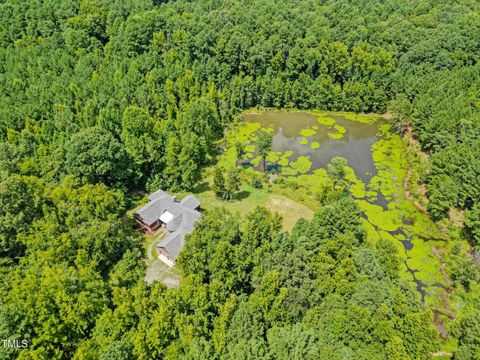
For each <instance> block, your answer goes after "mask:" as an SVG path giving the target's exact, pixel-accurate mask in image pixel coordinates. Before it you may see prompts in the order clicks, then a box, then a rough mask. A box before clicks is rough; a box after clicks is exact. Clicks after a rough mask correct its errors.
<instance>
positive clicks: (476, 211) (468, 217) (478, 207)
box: [465, 202, 480, 248]
mask: <svg viewBox="0 0 480 360" xmlns="http://www.w3.org/2000/svg"><path fill="white" fill-rule="evenodd" d="M465 226H466V227H467V231H468V232H469V236H470V238H471V239H472V242H473V245H474V246H475V247H477V248H479V247H480V202H477V203H476V204H475V205H473V207H472V209H471V210H467V211H466V213H465Z"/></svg>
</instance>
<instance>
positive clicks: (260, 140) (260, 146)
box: [257, 130, 272, 172]
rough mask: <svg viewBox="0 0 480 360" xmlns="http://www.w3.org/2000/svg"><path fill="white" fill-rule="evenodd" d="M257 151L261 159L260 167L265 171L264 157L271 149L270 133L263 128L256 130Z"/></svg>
mask: <svg viewBox="0 0 480 360" xmlns="http://www.w3.org/2000/svg"><path fill="white" fill-rule="evenodd" d="M257 151H258V155H259V156H260V158H261V159H262V169H263V172H265V171H266V170H267V169H266V162H265V160H266V158H267V156H268V154H269V153H270V151H272V135H271V134H269V133H268V132H267V131H265V130H260V131H258V132H257Z"/></svg>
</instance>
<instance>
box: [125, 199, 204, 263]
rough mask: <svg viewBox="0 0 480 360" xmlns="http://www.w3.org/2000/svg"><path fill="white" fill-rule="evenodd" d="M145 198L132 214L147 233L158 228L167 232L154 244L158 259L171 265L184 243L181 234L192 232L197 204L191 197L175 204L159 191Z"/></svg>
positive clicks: (175, 201) (196, 216)
mask: <svg viewBox="0 0 480 360" xmlns="http://www.w3.org/2000/svg"><path fill="white" fill-rule="evenodd" d="M148 199H149V200H150V201H149V202H148V203H147V204H146V205H145V206H143V207H142V208H141V209H139V210H137V211H136V212H135V214H134V216H135V220H136V222H137V224H138V225H139V226H140V228H141V229H142V230H143V231H144V232H145V233H147V234H153V233H155V232H156V231H158V230H159V229H161V228H165V229H166V230H167V234H166V236H165V238H164V239H162V241H160V242H159V243H158V245H157V251H158V258H159V259H160V260H162V261H163V262H164V263H165V264H167V265H169V266H173V265H175V260H176V259H177V257H178V255H179V254H180V251H181V250H182V248H183V245H184V244H185V235H187V234H190V233H191V232H192V231H193V228H194V225H195V222H197V221H198V219H200V212H199V209H200V201H198V199H197V198H196V197H195V196H194V195H188V196H186V197H185V198H184V199H182V200H181V201H178V200H177V198H176V197H175V196H170V195H169V194H168V193H166V192H165V191H163V190H157V191H155V192H154V193H152V194H150V195H149V196H148Z"/></svg>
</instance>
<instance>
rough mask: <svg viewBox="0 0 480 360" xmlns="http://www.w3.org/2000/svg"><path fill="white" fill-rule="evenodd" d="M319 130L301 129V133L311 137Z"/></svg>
mask: <svg viewBox="0 0 480 360" xmlns="http://www.w3.org/2000/svg"><path fill="white" fill-rule="evenodd" d="M316 133H317V132H316V131H315V130H313V129H302V130H300V134H301V135H302V136H305V137H310V136H313V135H315V134H316Z"/></svg>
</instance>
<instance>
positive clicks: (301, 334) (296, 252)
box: [0, 0, 480, 359]
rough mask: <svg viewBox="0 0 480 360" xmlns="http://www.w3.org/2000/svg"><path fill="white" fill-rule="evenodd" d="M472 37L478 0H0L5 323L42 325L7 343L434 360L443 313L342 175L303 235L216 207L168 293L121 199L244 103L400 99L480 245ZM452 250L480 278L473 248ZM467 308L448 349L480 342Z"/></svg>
mask: <svg viewBox="0 0 480 360" xmlns="http://www.w3.org/2000/svg"><path fill="white" fill-rule="evenodd" d="M478 39H480V5H479V4H478V2H475V1H470V0H459V1H450V0H422V1H417V0H415V1H414V0H387V1H380V0H369V1H367V0H365V1H347V0H326V1H322V2H319V1H314V0H302V1H293V0H285V1H273V0H251V1H247V2H245V1H233V0H199V1H194V2H191V1H186V0H173V1H155V0H135V1H134V0H125V1H113V0H82V1H70V0H69V1H65V0H32V1H17V0H4V1H1V2H0V245H1V246H0V254H1V258H0V272H1V279H2V281H1V282H0V338H1V339H25V340H27V341H28V342H29V348H28V349H26V350H22V351H19V350H15V349H4V348H2V349H0V355H1V357H2V358H16V357H20V358H23V359H33V358H37V359H38V358H40V359H67V358H75V359H98V358H100V359H137V358H138V359H157V358H167V359H179V358H185V359H205V358H212V359H242V358H244V359H250V358H259V359H304V358H311V359H317V358H322V359H327V358H328V359H336V358H338V359H385V358H387V359H424V358H428V357H429V356H430V355H429V354H430V353H431V352H434V351H436V350H437V349H438V339H437V334H436V332H435V330H434V329H433V328H432V326H431V323H432V316H431V314H430V313H429V311H428V310H427V309H426V308H425V307H424V306H423V305H422V304H421V302H420V299H419V296H418V294H417V293H416V292H415V291H414V289H412V288H411V287H409V286H408V285H406V283H405V282H403V281H402V280H401V279H400V278H399V271H400V270H399V260H398V256H397V255H396V253H395V248H394V246H392V244H391V243H389V242H388V241H381V242H380V243H379V245H378V246H376V247H372V246H371V245H369V244H367V243H366V242H365V235H364V234H363V233H362V230H361V228H360V225H359V224H360V213H359V211H358V209H357V208H356V206H355V204H354V203H353V202H352V201H351V200H350V199H349V197H348V196H347V195H345V194H342V193H340V194H336V195H335V196H330V197H329V199H330V200H329V202H328V203H325V204H323V205H324V206H323V207H322V210H321V211H320V212H319V213H318V214H317V215H316V216H315V218H314V219H313V220H312V221H309V222H308V221H300V222H299V223H298V224H297V226H296V227H295V229H294V230H293V232H292V233H291V234H287V233H284V232H282V231H281V230H280V229H279V219H278V218H276V217H275V215H272V214H270V213H268V212H267V211H266V210H265V209H261V208H259V209H257V210H256V211H254V212H253V213H251V214H248V215H244V216H243V218H242V219H240V218H238V216H236V215H232V214H228V213H224V212H222V211H221V210H218V212H213V213H211V214H205V216H204V217H203V218H202V220H201V222H200V223H199V225H198V229H197V231H196V232H195V233H194V234H193V235H192V236H191V238H190V240H189V241H188V242H187V246H186V248H185V251H184V252H183V253H182V255H181V257H180V260H179V264H178V266H179V268H180V269H181V271H182V273H183V279H182V284H181V286H180V288H178V289H174V290H167V289H166V288H165V287H164V286H163V285H161V284H158V283H154V284H153V285H147V284H145V283H144V281H143V274H144V271H145V270H144V266H143V264H142V262H141V260H140V259H141V257H142V256H143V254H142V251H143V250H142V247H141V236H140V235H139V234H138V233H137V232H136V230H135V229H134V226H133V224H132V223H131V222H130V221H129V220H128V219H126V218H125V216H124V214H125V211H126V209H127V208H129V207H131V205H132V201H133V194H134V193H135V192H136V191H138V190H140V191H144V190H154V189H157V188H159V187H161V188H164V189H170V190H172V191H176V190H188V189H191V188H192V187H193V186H194V185H195V184H196V183H197V182H198V181H199V180H200V178H201V172H200V170H201V169H202V167H204V166H205V165H209V164H211V163H214V161H215V156H216V155H217V154H218V140H220V139H221V137H222V134H223V129H224V127H225V126H227V125H228V124H229V123H230V122H232V121H233V120H234V119H235V118H236V117H237V116H238V114H239V113H240V111H241V110H242V109H245V108H249V107H253V106H264V107H277V108H282V107H288V108H300V109H310V108H318V109H325V110H348V111H355V112H369V111H371V112H385V111H387V110H390V111H392V112H393V114H394V120H395V121H396V124H397V128H398V129H399V131H402V132H407V133H410V132H411V133H412V134H413V136H414V137H415V138H416V139H417V140H418V141H419V142H420V145H421V147H422V150H423V151H424V152H426V153H427V154H428V155H429V161H428V171H425V172H424V173H422V174H420V176H419V181H418V182H419V185H420V184H422V183H424V184H426V186H427V188H428V196H429V205H428V210H429V212H430V213H431V216H432V217H433V218H434V219H435V220H440V219H442V218H443V217H445V216H447V215H448V212H449V210H450V209H451V208H456V209H457V210H458V211H460V210H462V211H464V218H465V221H464V224H465V228H464V236H465V237H466V238H468V240H469V241H470V243H471V246H472V254H473V253H474V251H475V250H476V251H478V249H479V247H480V181H479V179H480V64H478V59H479V56H480V41H479V40H478ZM452 258H454V257H453V256H452ZM455 264H457V265H456V269H457V270H456V271H457V273H458V274H460V275H458V276H461V277H462V281H461V284H468V283H469V282H470V281H475V279H477V280H478V276H479V275H478V268H477V266H476V265H475V263H474V261H473V255H472V257H469V258H468V259H465V258H461V257H458V259H457V260H455ZM462 286H463V285H458V287H462ZM464 287H465V289H464V290H465V291H466V292H468V291H469V290H468V286H464ZM462 289H463V287H462ZM462 291H463V290H462ZM469 299H470V298H469ZM464 305H465V306H464V307H463V310H462V311H464V312H463V313H461V314H459V317H458V319H457V320H456V322H455V327H454V328H453V329H450V330H451V336H452V337H453V338H454V339H455V341H454V343H455V346H454V350H455V351H454V354H453V356H454V357H455V359H475V358H477V359H478V358H480V337H479V335H478V334H479V328H478V327H479V325H478V324H479V323H480V321H479V320H480V304H479V303H478V298H477V299H476V300H475V299H473V300H470V301H469V302H468V303H465V304H464Z"/></svg>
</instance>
